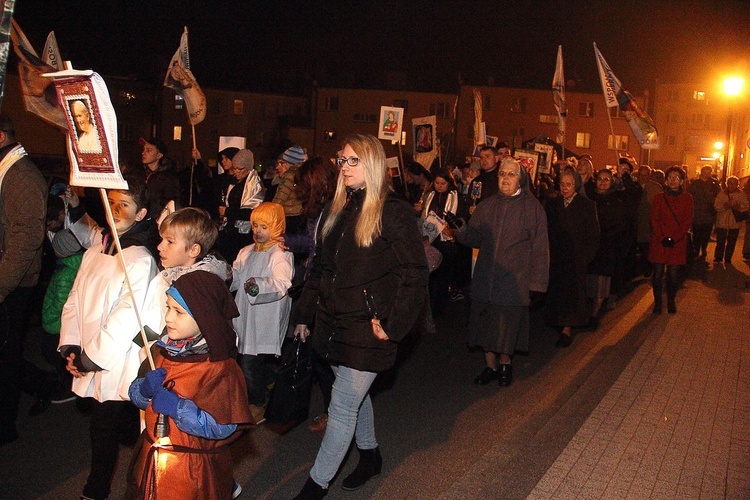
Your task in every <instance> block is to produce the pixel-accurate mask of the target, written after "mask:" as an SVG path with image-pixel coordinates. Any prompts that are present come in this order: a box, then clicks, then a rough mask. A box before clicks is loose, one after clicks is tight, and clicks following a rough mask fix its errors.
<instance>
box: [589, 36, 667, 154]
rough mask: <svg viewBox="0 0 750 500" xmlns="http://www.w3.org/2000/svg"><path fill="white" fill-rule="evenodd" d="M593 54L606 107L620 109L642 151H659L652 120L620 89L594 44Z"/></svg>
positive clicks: (631, 97) (618, 81)
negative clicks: (617, 107)
mask: <svg viewBox="0 0 750 500" xmlns="http://www.w3.org/2000/svg"><path fill="white" fill-rule="evenodd" d="M594 54H595V55H596V64H597V66H598V68H599V78H600V79H601V82H602V92H604V101H605V103H606V105H607V107H608V108H614V107H616V106H619V107H620V111H622V113H623V114H624V115H625V118H626V119H627V120H628V125H630V129H631V130H632V131H633V135H635V138H636V139H637V140H638V143H639V144H640V145H641V147H642V148H643V149H659V136H658V134H657V132H656V126H655V125H654V120H652V119H651V117H650V116H648V113H646V111H645V110H644V109H642V108H641V107H640V106H638V104H637V103H636V102H635V99H634V98H633V96H632V95H631V94H630V92H628V91H627V90H625V89H623V88H622V84H621V83H620V80H619V79H618V78H617V77H616V76H615V74H614V72H612V68H610V67H609V64H607V61H606V60H605V59H604V56H602V53H601V52H599V49H598V48H597V47H596V44H594Z"/></svg>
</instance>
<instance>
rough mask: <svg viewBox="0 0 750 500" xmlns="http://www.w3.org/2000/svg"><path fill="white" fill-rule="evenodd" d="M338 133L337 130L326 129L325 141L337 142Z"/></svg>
mask: <svg viewBox="0 0 750 500" xmlns="http://www.w3.org/2000/svg"><path fill="white" fill-rule="evenodd" d="M336 138H337V134H336V131H335V130H326V131H325V132H323V140H324V141H325V142H336Z"/></svg>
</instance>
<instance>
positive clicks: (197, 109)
mask: <svg viewBox="0 0 750 500" xmlns="http://www.w3.org/2000/svg"><path fill="white" fill-rule="evenodd" d="M164 86H165V87H169V88H170V89H172V90H174V91H175V92H177V94H178V95H179V96H181V97H182V98H183V99H184V100H185V109H187V112H188V119H189V120H190V124H191V125H198V124H199V123H200V122H202V121H203V119H204V118H205V117H206V96H205V95H204V94H203V90H201V88H200V86H199V85H198V82H197V81H196V79H195V76H193V73H192V71H190V52H189V50H188V30H187V26H185V30H184V31H183V32H182V37H181V38H180V46H179V47H178V49H177V52H175V53H174V55H173V56H172V60H171V61H169V67H168V68H167V74H166V76H165V77H164Z"/></svg>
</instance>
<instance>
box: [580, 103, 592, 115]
mask: <svg viewBox="0 0 750 500" xmlns="http://www.w3.org/2000/svg"><path fill="white" fill-rule="evenodd" d="M578 116H594V103H593V102H582V103H579V104H578Z"/></svg>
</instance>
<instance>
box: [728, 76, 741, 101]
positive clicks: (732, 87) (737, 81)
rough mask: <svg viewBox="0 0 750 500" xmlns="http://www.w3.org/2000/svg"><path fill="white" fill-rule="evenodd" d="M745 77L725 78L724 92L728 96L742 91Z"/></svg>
mask: <svg viewBox="0 0 750 500" xmlns="http://www.w3.org/2000/svg"><path fill="white" fill-rule="evenodd" d="M744 84H745V79H744V78H740V77H738V76H733V77H731V78H725V79H724V93H725V94H726V95H728V96H736V95H739V94H740V92H742V86H743V85H744Z"/></svg>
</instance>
